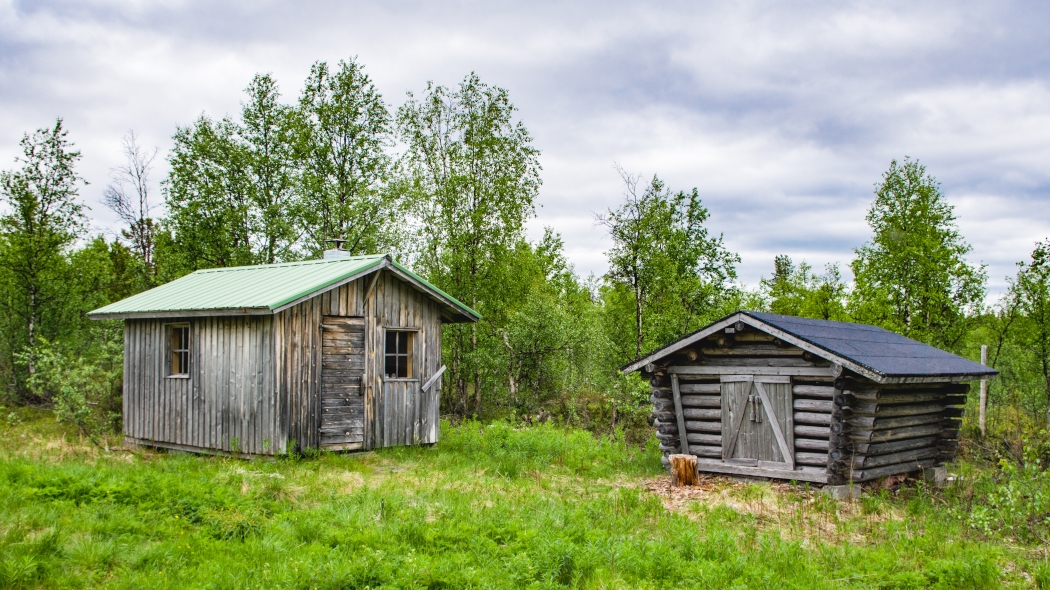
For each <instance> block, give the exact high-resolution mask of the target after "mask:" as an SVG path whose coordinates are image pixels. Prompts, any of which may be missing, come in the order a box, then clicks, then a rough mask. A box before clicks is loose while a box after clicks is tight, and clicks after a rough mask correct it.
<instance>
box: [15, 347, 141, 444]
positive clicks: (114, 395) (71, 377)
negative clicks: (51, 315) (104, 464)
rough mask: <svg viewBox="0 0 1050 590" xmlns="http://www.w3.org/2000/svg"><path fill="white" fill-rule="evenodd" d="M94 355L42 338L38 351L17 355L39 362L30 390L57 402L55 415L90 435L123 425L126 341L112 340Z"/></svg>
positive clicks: (25, 359) (22, 361)
mask: <svg viewBox="0 0 1050 590" xmlns="http://www.w3.org/2000/svg"><path fill="white" fill-rule="evenodd" d="M92 352H93V354H92V355H91V356H71V355H68V354H63V353H62V352H61V351H59V350H57V349H56V348H55V347H54V345H53V344H52V343H50V342H48V341H47V340H44V339H41V340H40V342H39V344H38V346H37V348H36V349H35V350H34V352H33V354H34V357H33V359H31V358H30V356H29V353H28V352H27V353H23V354H19V355H17V359H18V361H19V362H21V363H25V364H28V363H29V362H30V360H34V361H35V371H34V372H33V374H32V375H30V376H29V379H28V386H29V389H30V391H32V392H33V394H34V395H35V396H36V397H37V398H38V399H41V400H49V401H50V402H51V403H52V404H53V405H54V411H55V418H57V419H58V421H59V422H66V423H69V424H72V425H74V426H76V427H77V428H78V429H79V430H80V432H81V433H82V434H84V435H86V436H88V437H91V438H94V437H95V436H96V435H99V434H105V433H109V432H113V431H115V430H116V428H117V426H118V425H119V424H120V411H121V403H120V388H121V379H122V377H123V353H124V350H123V343H122V342H120V341H117V342H108V343H106V344H105V345H103V346H101V347H99V348H97V349H95V350H94V351H92Z"/></svg>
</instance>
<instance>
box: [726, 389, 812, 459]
mask: <svg viewBox="0 0 1050 590" xmlns="http://www.w3.org/2000/svg"><path fill="white" fill-rule="evenodd" d="M719 383H720V384H725V383H750V384H751V387H750V388H749V389H748V394H747V395H748V401H747V402H746V403H745V405H744V407H743V408H740V411H739V414H738V415H737V416H736V417H735V419H733V416H732V413H731V412H729V411H727V410H726V407H725V406H726V404H728V403H729V398H728V396H727V395H726V393H725V391H722V392H720V397H721V398H722V406H723V414H724V416H726V417H728V418H730V419H732V420H733V422H731V423H730V424H729V429H728V431H727V432H728V435H729V436H728V440H723V441H722V463H725V464H728V465H732V464H734V463H736V462H735V461H733V459H732V455H733V451H735V450H736V443H737V439H738V438H739V436H740V430H741V428H742V427H743V422H744V415H745V414H746V413H747V409H748V406H752V409H754V405H758V406H761V408H762V414H761V415H759V418H761V417H762V416H763V415H764V416H765V419H766V421H767V422H768V423H769V425H770V427H771V428H772V430H773V437H774V439H775V440H776V443H777V448H778V449H779V451H780V455H781V457H783V458H784V461H783V462H780V461H760V460H758V459H755V460H754V461H755V463H754V465H755V466H757V467H761V468H766V469H786V470H788V471H794V470H795V449H794V444H793V443H794V436H792V437H791V441H792V444H788V436H787V434H785V432H784V425H783V424H781V421H780V420H779V419H778V418H777V416H776V412H775V411H774V410H773V404H772V400H771V399H770V396H769V392H767V391H766V388H765V385H767V384H787V385H788V425H787V426H788V427H790V426H791V425H792V423H793V422H794V421H793V420H790V417H791V412H792V411H793V410H792V403H793V400H792V397H793V396H792V395H791V378H790V377H786V376H766V375H722V376H721V377H720V379H719ZM753 392H757V396H756V395H755V393H753ZM756 402H757V403H756ZM747 461H750V460H747Z"/></svg>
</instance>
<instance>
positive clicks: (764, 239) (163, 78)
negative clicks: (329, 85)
mask: <svg viewBox="0 0 1050 590" xmlns="http://www.w3.org/2000/svg"><path fill="white" fill-rule="evenodd" d="M1048 24H1050V3H1047V2H1045V1H1044V2H994V3H993V2H971V3H967V2H960V1H952V2H928V3H917V2H899V3H894V2H888V1H880V2H869V3H846V2H803V1H795V2H781V3H763V2H731V3H730V2H723V3H702V2H682V3H677V4H676V3H671V2H665V3H659V5H657V3H651V2H647V3H635V4H628V3H623V4H618V3H615V2H611V1H605V2H583V1H579V2H559V3H544V2H537V1H531V2H522V3H517V4H511V3H498V2H492V1H489V2H477V3H470V2H462V3H451V2H448V3H437V2H397V1H387V2H375V3H351V2H311V1H301V0H300V1H297V2H284V3H278V2H264V1H261V0H254V1H246V2H240V3H236V2H214V1H211V2H203V1H202V2H193V1H185V2H181V1H167V2H162V1H148V0H140V1H127V2H116V1H112V2H106V1H101V0H95V1H93V0H77V1H70V2H58V1H47V0H35V1H32V2H10V1H5V0H0V167H2V168H10V167H11V166H13V163H12V161H13V158H14V156H15V155H16V153H17V142H18V140H19V138H20V137H21V135H22V134H23V133H24V132H26V131H29V130H32V129H35V128H37V127H42V126H47V125H50V124H52V123H53V121H54V119H55V117H63V118H64V119H65V120H66V126H67V128H68V129H69V131H70V137H71V139H72V140H73V141H74V142H75V143H76V144H77V146H78V148H79V149H81V151H82V152H83V156H84V158H83V161H82V165H81V172H82V174H83V175H84V177H85V178H86V179H87V180H88V181H89V182H90V183H91V184H90V186H88V187H86V188H85V189H84V190H83V191H82V193H81V194H82V196H83V198H84V200H85V201H86V202H87V203H88V204H89V205H90V206H91V207H92V211H91V215H92V218H93V220H94V224H95V227H96V229H98V230H106V229H108V230H110V231H112V230H113V229H114V228H116V227H117V225H116V223H115V220H114V217H113V215H112V214H110V213H109V212H108V211H107V210H106V209H105V208H104V206H103V205H102V204H101V202H100V197H101V194H102V191H103V189H104V188H105V186H106V184H107V182H108V177H109V173H110V169H111V168H112V167H113V166H115V165H117V164H118V163H119V162H120V139H121V136H122V135H123V134H124V133H125V132H126V131H127V130H129V129H134V130H135V131H136V132H137V134H138V135H139V137H140V139H141V141H142V143H144V144H146V145H148V146H156V147H159V148H160V150H161V153H162V154H164V153H166V151H167V149H168V148H169V147H170V145H171V141H170V137H171V135H172V133H173V132H174V131H175V127H176V126H177V125H185V124H188V123H190V122H191V121H192V120H193V119H194V118H195V117H196V116H198V115H199V114H200V113H202V112H205V113H208V114H209V115H212V116H222V115H224V114H227V113H231V114H232V113H236V112H238V111H239V109H240V101H241V100H242V97H243V89H244V87H245V86H246V85H247V84H248V82H249V81H250V79H251V77H252V75H253V74H255V73H257V72H270V73H272V74H273V75H274V76H275V77H276V78H277V79H278V81H279V82H280V84H281V89H282V91H283V93H284V95H285V97H286V100H288V101H289V102H291V101H294V100H295V99H296V97H297V96H298V93H299V90H300V88H301V85H302V81H303V79H304V78H305V77H306V75H307V73H308V70H309V67H310V64H311V63H313V62H314V61H316V60H327V61H330V62H336V61H338V60H339V59H343V58H347V57H350V56H357V57H358V59H359V60H360V62H361V63H363V64H365V65H366V68H367V70H366V71H367V72H368V73H369V74H370V75H371V76H372V78H373V80H374V81H375V83H376V85H377V86H378V87H379V89H380V91H381V92H382V93H383V95H384V97H385V98H386V100H387V101H388V102H389V103H390V104H391V105H392V106H394V107H396V106H397V105H399V104H401V103H402V102H403V101H404V98H405V92H406V91H408V90H413V91H416V92H419V91H421V90H422V89H423V88H424V87H425V84H426V82H427V81H428V80H433V81H434V82H435V83H438V84H445V85H454V84H456V83H457V82H459V81H460V80H462V78H463V77H464V75H466V74H467V73H468V72H470V71H476V72H477V73H478V74H479V76H480V77H481V79H482V80H483V81H485V82H487V83H489V84H492V85H498V86H502V87H505V88H507V89H508V90H509V91H510V94H511V98H512V100H513V102H514V103H515V104H516V105H517V107H518V108H519V115H520V117H521V119H522V120H523V121H524V123H525V125H526V126H527V127H528V129H529V130H530V131H531V133H532V135H533V137H534V139H535V145H536V147H538V148H539V149H540V150H541V151H542V153H543V155H542V158H541V162H542V165H543V168H544V170H543V188H542V190H541V192H540V198H539V203H540V205H541V207H540V208H539V210H538V219H537V220H536V221H535V223H534V224H533V227H532V228H531V231H532V234H533V235H534V236H538V235H539V234H540V233H541V232H542V227H543V226H544V225H549V226H551V227H553V228H554V229H555V230H557V231H559V232H560V233H561V234H562V236H563V237H564V239H565V243H566V249H567V253H568V256H569V258H570V260H571V261H572V262H573V263H574V265H575V266H576V269H577V271H578V272H580V273H581V274H583V275H587V274H588V273H590V272H594V273H598V274H600V273H602V272H603V271H604V270H605V262H604V255H603V251H604V250H605V249H607V248H608V246H609V242H608V239H607V238H606V237H605V232H604V231H603V229H602V228H600V227H596V226H595V224H594V213H595V212H600V211H603V210H605V209H606V208H608V207H610V206H615V205H616V204H617V203H618V202H619V200H620V198H621V194H620V191H621V186H620V180H619V177H618V176H617V174H616V172H615V171H614V169H613V165H614V163H619V164H620V165H622V166H623V167H624V168H626V169H627V170H629V171H631V172H633V173H637V174H641V175H644V176H646V177H648V176H651V175H652V174H654V173H655V174H659V175H660V177H662V178H663V179H665V180H666V181H667V182H668V184H669V185H670V186H671V187H672V188H674V189H690V188H692V187H694V186H695V187H698V188H699V190H700V194H701V196H702V198H703V200H704V202H705V204H706V205H707V206H708V208H709V209H710V211H711V218H710V221H709V224H710V226H711V228H712V230H713V231H714V232H715V233H723V234H724V235H725V241H726V244H727V245H728V247H729V248H731V249H732V250H734V251H736V252H738V253H739V254H740V255H741V257H742V258H743V263H742V264H741V265H740V267H739V271H740V277H741V280H742V281H743V282H744V283H746V284H748V285H752V286H753V285H755V284H756V283H757V282H758V279H759V278H760V277H762V276H766V275H768V274H769V273H770V272H771V271H772V266H773V264H772V260H773V256H774V255H776V254H781V253H783V254H788V255H790V256H791V257H792V258H794V259H795V260H796V261H798V260H802V259H805V260H807V261H808V262H810V263H812V264H814V265H815V266H817V267H820V266H822V265H823V264H825V263H827V262H836V261H837V262H841V263H842V264H843V266H844V267H846V266H848V263H849V260H850V259H851V258H852V248H854V247H856V246H858V245H860V244H862V243H863V242H864V241H865V240H867V239H868V237H869V231H868V228H867V225H866V223H865V221H864V215H865V211H866V209H867V207H868V206H869V204H870V202H871V200H872V191H873V186H874V184H875V183H876V182H878V180H879V178H880V175H881V174H882V172H883V171H885V169H886V168H887V167H888V165H889V162H890V160H891V159H893V158H897V159H901V158H903V157H904V156H911V157H913V158H918V159H919V160H920V161H921V162H922V163H924V164H926V165H927V167H928V170H929V172H930V173H931V174H933V175H934V176H935V177H936V178H937V179H938V180H939V181H940V182H941V183H942V187H943V191H944V193H945V194H946V195H947V197H948V200H949V201H950V202H951V203H952V204H953V205H954V206H955V210H956V214H957V216H958V223H959V226H960V228H961V230H962V233H963V235H964V236H965V237H966V239H967V240H968V241H969V242H970V243H971V244H972V245H973V253H972V256H971V259H972V260H973V261H974V262H983V263H985V264H987V265H988V267H989V276H990V288H991V290H992V292H993V293H996V292H999V291H1001V290H1002V288H1003V287H1004V285H1005V280H1004V277H1005V276H1006V275H1008V274H1012V273H1013V270H1014V263H1015V262H1016V261H1018V260H1021V259H1023V258H1025V257H1026V256H1027V255H1028V254H1029V253H1030V252H1031V250H1032V246H1033V243H1034V242H1035V241H1036V240H1041V239H1045V238H1047V237H1050V207H1048V206H1047V205H1048V203H1050V198H1048V197H1050V166H1048V164H1050V88H1048V78H1050V35H1047V33H1046V30H1047V25H1048ZM165 172H166V168H165V167H164V165H163V163H161V166H160V169H159V170H158V172H157V173H156V178H157V179H158V180H159V179H160V178H161V177H162V176H163V175H164V173H165Z"/></svg>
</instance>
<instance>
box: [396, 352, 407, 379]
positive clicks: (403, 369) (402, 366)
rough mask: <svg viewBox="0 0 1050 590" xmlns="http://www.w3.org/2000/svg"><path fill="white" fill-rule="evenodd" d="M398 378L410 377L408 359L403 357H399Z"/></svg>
mask: <svg viewBox="0 0 1050 590" xmlns="http://www.w3.org/2000/svg"><path fill="white" fill-rule="evenodd" d="M397 376H398V377H408V359H407V358H405V357H403V356H398V357H397Z"/></svg>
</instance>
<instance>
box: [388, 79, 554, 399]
mask: <svg viewBox="0 0 1050 590" xmlns="http://www.w3.org/2000/svg"><path fill="white" fill-rule="evenodd" d="M514 111H515V108H514V106H513V104H511V102H510V95H509V93H508V92H507V91H506V90H505V89H503V88H499V87H494V86H489V85H487V84H485V83H483V82H482V81H481V80H480V78H478V76H477V75H476V74H470V75H469V76H467V77H466V78H465V79H464V80H463V81H462V82H461V83H460V84H459V86H458V87H457V88H455V89H449V88H446V87H444V86H435V85H434V84H432V83H431V84H428V85H427V90H426V92H425V94H424V96H423V97H421V98H419V99H416V98H415V97H414V96H413V95H412V94H411V93H409V99H408V101H407V102H406V103H405V104H404V105H402V107H401V108H400V109H399V110H398V115H397V120H398V128H399V130H400V133H401V137H402V139H403V141H404V142H405V144H406V152H405V154H404V158H403V162H402V165H403V166H404V168H405V169H406V171H407V173H408V178H407V179H406V180H405V184H406V189H405V190H407V191H408V193H409V194H411V195H412V200H413V202H414V203H415V204H416V215H418V217H419V219H420V222H421V227H422V228H425V231H423V232H422V234H421V235H420V236H419V238H420V242H419V243H418V245H417V250H418V253H417V256H418V262H419V267H420V268H421V270H422V271H423V272H424V273H425V274H426V275H427V277H428V278H429V279H430V280H431V281H433V282H434V283H435V284H436V285H437V286H438V287H440V288H442V289H444V290H446V291H448V292H450V293H455V294H456V297H457V298H459V299H460V300H462V301H464V302H465V303H467V305H470V306H471V307H472V308H474V309H476V310H477V311H479V312H480V313H481V314H482V316H483V317H484V319H483V320H482V321H481V322H479V323H478V324H469V325H452V326H448V327H447V328H446V329H445V330H444V332H443V347H444V353H445V358H446V359H448V360H447V362H448V364H449V368H450V372H451V375H450V377H451V379H450V381H451V383H452V385H453V387H452V389H453V391H454V392H455V396H456V406H457V407H456V410H457V411H458V412H459V413H461V415H466V414H467V413H468V412H469V411H470V409H469V406H470V404H471V402H472V401H473V413H475V414H478V415H480V414H481V413H482V400H483V392H485V391H486V390H487V387H486V386H487V385H489V383H490V382H491V373H488V372H486V369H485V367H486V365H489V366H492V365H494V364H497V363H495V362H493V361H494V360H495V356H496V355H497V354H498V352H497V351H498V349H500V348H503V347H504V345H505V342H501V341H502V340H503V338H504V336H506V335H507V332H506V328H505V326H504V325H503V323H504V322H505V321H506V318H507V316H508V315H509V312H510V311H511V309H512V308H513V307H514V306H515V301H514V300H511V299H506V298H503V297H501V295H503V294H504V293H506V291H504V290H503V289H502V287H504V286H505V284H506V282H507V281H517V280H518V278H517V277H514V276H512V275H511V274H509V273H508V270H509V269H510V268H511V267H512V266H513V264H514V258H515V257H516V256H515V255H516V253H515V247H516V246H517V245H518V244H519V243H520V242H521V241H522V240H523V237H524V234H523V231H524V228H525V222H526V221H527V220H528V219H529V218H530V217H532V216H533V215H534V210H535V199H536V194H537V192H538V190H539V186H540V177H539V171H540V165H539V160H538V157H539V151H538V150H537V149H536V148H535V147H533V145H532V137H531V136H530V135H529V132H528V130H526V129H525V126H524V125H523V124H522V123H521V122H520V121H514ZM530 249H531V248H530ZM501 372H503V371H501ZM471 394H473V396H471ZM471 397H473V400H471V399H470V398H471Z"/></svg>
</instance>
